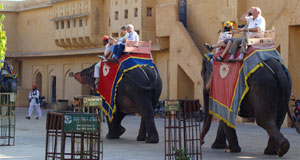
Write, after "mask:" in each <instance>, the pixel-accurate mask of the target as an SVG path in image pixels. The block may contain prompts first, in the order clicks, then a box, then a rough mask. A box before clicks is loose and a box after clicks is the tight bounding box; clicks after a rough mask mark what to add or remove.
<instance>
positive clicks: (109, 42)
mask: <svg viewBox="0 0 300 160" xmlns="http://www.w3.org/2000/svg"><path fill="white" fill-rule="evenodd" d="M102 41H103V45H104V46H105V50H104V56H98V57H99V58H101V60H100V61H99V62H98V63H97V64H96V65H95V68H94V78H95V86H96V88H97V86H98V82H99V76H100V66H101V61H102V60H106V59H107V58H109V57H111V55H112V51H111V50H112V46H113V41H112V40H111V39H110V38H109V37H108V36H103V38H102Z"/></svg>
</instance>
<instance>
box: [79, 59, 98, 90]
mask: <svg viewBox="0 0 300 160" xmlns="http://www.w3.org/2000/svg"><path fill="white" fill-rule="evenodd" d="M94 67H95V64H94V65H92V66H91V67H89V68H86V69H84V70H82V71H81V72H77V73H75V75H74V78H75V79H76V80H77V81H78V82H79V83H80V84H82V85H85V86H87V87H88V88H90V89H91V90H93V91H96V87H95V78H94Z"/></svg>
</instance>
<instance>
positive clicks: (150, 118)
mask: <svg viewBox="0 0 300 160" xmlns="http://www.w3.org/2000/svg"><path fill="white" fill-rule="evenodd" d="M145 102H146V104H145V106H146V107H144V110H143V111H142V119H144V121H145V127H146V134H147V137H146V143H158V142H159V137H158V132H157V130H156V127H155V122H154V114H153V108H152V103H151V102H150V101H149V102H148V103H147V100H145ZM147 104H148V105H147Z"/></svg>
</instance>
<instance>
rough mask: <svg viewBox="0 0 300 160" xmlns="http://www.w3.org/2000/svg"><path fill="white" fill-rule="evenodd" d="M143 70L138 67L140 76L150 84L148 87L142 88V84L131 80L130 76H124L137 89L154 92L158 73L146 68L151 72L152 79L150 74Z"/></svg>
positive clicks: (133, 79)
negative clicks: (152, 73)
mask: <svg viewBox="0 0 300 160" xmlns="http://www.w3.org/2000/svg"><path fill="white" fill-rule="evenodd" d="M144 68H145V67H144ZM144 68H142V67H139V68H138V69H140V71H141V72H142V74H143V75H144V76H145V77H146V78H147V79H148V81H149V83H150V85H149V86H143V85H142V84H140V83H139V82H137V81H136V79H135V78H133V77H132V76H131V75H130V74H126V76H127V77H128V78H129V79H130V80H131V81H132V82H133V83H134V84H135V85H137V86H138V87H139V88H141V89H144V90H146V91H151V90H154V89H155V87H156V85H157V81H158V73H157V71H156V70H155V69H151V68H149V67H147V68H149V70H150V72H152V71H153V72H154V78H152V77H153V76H152V75H151V74H149V72H147V71H146V70H145V69H144Z"/></svg>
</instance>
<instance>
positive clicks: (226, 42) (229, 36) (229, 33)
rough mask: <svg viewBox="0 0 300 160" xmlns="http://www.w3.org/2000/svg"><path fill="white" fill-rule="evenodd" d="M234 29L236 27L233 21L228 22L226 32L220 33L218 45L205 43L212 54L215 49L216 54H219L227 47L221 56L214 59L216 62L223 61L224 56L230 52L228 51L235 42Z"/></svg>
mask: <svg viewBox="0 0 300 160" xmlns="http://www.w3.org/2000/svg"><path fill="white" fill-rule="evenodd" d="M233 27H234V23H233V22H231V21H226V22H224V32H223V33H220V36H219V40H218V43H216V44H213V45H210V44H208V43H204V46H205V47H206V48H207V49H208V50H209V51H210V52H212V50H213V49H215V48H216V52H215V53H218V52H219V51H220V48H221V47H225V49H224V50H223V52H222V53H221V55H220V56H218V57H216V58H214V60H216V61H223V59H224V56H225V55H226V53H227V52H228V50H229V49H230V47H231V44H232V42H233V41H234V38H233V34H234V31H233Z"/></svg>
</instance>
